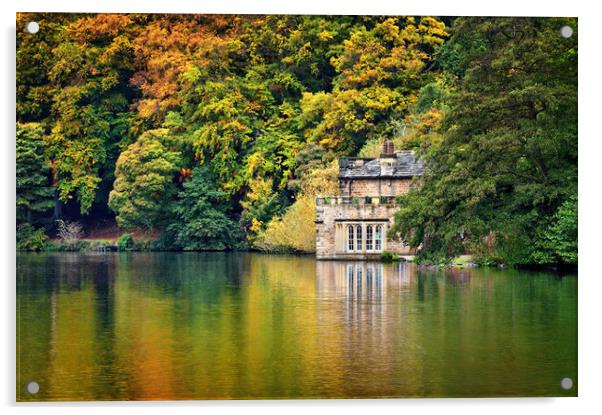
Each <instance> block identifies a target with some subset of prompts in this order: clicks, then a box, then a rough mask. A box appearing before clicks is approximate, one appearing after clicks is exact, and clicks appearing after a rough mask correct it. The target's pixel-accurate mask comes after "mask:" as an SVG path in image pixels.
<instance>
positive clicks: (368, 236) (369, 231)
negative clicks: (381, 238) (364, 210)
mask: <svg viewBox="0 0 602 415" xmlns="http://www.w3.org/2000/svg"><path fill="white" fill-rule="evenodd" d="M373 237H374V235H373V234H372V225H367V226H366V251H372V247H373V245H372V238H373Z"/></svg>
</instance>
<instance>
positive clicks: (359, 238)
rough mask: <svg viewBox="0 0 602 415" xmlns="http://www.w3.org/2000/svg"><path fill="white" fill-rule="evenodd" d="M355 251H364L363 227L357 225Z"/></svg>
mask: <svg viewBox="0 0 602 415" xmlns="http://www.w3.org/2000/svg"><path fill="white" fill-rule="evenodd" d="M355 241H356V243H355V249H356V251H361V250H362V225H357V226H356V227H355Z"/></svg>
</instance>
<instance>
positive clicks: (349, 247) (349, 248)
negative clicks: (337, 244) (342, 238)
mask: <svg viewBox="0 0 602 415" xmlns="http://www.w3.org/2000/svg"><path fill="white" fill-rule="evenodd" d="M347 251H349V252H353V226H351V225H347Z"/></svg>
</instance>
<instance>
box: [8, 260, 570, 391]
mask: <svg viewBox="0 0 602 415" xmlns="http://www.w3.org/2000/svg"><path fill="white" fill-rule="evenodd" d="M576 304H577V303H576V278H574V277H567V278H557V277H555V276H552V275H549V274H545V273H539V274H538V273H526V272H522V271H515V270H514V271H513V270H504V271H499V270H472V269H461V270H452V271H440V270H420V269H417V268H416V267H415V266H414V265H412V264H405V263H399V264H382V263H377V262H359V261H357V262H330V261H320V262H317V261H315V260H314V259H313V258H311V257H294V256H269V255H256V254H225V253H206V254H94V255H78V254H33V255H29V254H28V255H20V256H19V257H18V266H17V305H18V309H17V317H18V324H17V328H18V339H19V341H18V344H17V353H18V390H17V395H18V398H19V399H20V400H29V399H33V398H38V399H45V400H74V399H78V400H93V399H97V400H98V399H212V398H296V397H377V396H488V395H496V396H497V395H509V396H519V395H563V394H564V395H574V394H575V393H576V390H572V391H563V390H560V389H559V388H558V382H559V379H560V378H562V377H566V376H569V377H572V378H573V379H576V358H577V356H576ZM557 378H558V379H557ZM32 380H35V381H36V382H38V383H39V384H40V387H41V389H40V393H39V394H38V395H36V396H35V397H32V396H29V395H27V394H26V393H25V392H24V391H25V385H26V384H27V383H28V382H29V381H32Z"/></svg>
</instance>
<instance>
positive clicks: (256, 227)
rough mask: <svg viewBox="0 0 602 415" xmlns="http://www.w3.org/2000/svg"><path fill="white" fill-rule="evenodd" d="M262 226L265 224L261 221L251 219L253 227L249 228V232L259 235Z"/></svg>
mask: <svg viewBox="0 0 602 415" xmlns="http://www.w3.org/2000/svg"><path fill="white" fill-rule="evenodd" d="M262 226H263V223H262V222H261V221H259V220H258V219H257V218H253V219H251V227H250V228H249V230H250V231H251V232H252V233H258V232H260V231H261V228H262Z"/></svg>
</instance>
